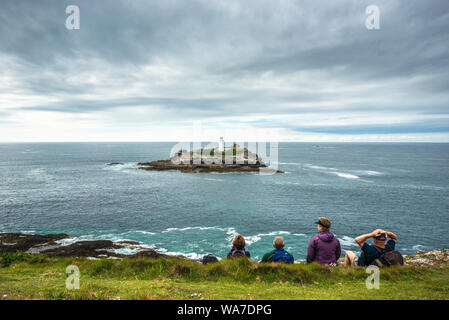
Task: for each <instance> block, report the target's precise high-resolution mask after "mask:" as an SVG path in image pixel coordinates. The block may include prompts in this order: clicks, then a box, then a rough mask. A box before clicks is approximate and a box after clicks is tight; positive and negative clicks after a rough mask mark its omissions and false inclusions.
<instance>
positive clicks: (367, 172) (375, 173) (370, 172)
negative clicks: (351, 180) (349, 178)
mask: <svg viewBox="0 0 449 320" xmlns="http://www.w3.org/2000/svg"><path fill="white" fill-rule="evenodd" d="M355 172H357V174H360V175H368V176H379V175H382V174H383V173H382V172H378V171H374V170H357V171H355Z"/></svg>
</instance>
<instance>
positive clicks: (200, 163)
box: [137, 144, 283, 174]
mask: <svg viewBox="0 0 449 320" xmlns="http://www.w3.org/2000/svg"><path fill="white" fill-rule="evenodd" d="M137 166H138V168H139V169H141V170H147V171H164V170H178V171H181V172H184V173H228V172H258V173H262V174H273V173H283V172H282V171H280V170H276V169H272V168H269V167H267V166H266V165H265V163H264V162H263V161H262V159H261V158H260V157H259V156H258V155H257V154H255V153H252V152H251V151H249V150H248V149H247V148H244V147H240V146H239V145H238V144H233V145H232V146H230V147H226V148H225V149H224V151H219V149H218V148H212V149H196V150H192V151H187V150H179V151H178V152H177V153H175V154H174V155H173V156H172V157H171V158H170V159H169V160H158V161H151V162H140V163H138V164H137Z"/></svg>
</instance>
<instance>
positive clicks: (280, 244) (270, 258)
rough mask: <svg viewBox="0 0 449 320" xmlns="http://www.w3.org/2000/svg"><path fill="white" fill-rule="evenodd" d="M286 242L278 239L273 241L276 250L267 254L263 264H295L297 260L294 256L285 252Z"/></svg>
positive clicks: (280, 238)
mask: <svg viewBox="0 0 449 320" xmlns="http://www.w3.org/2000/svg"><path fill="white" fill-rule="evenodd" d="M284 246H285V242H284V238H282V237H276V238H274V240H273V247H274V250H273V251H270V252H268V253H266V254H265V255H264V256H263V258H262V261H261V262H283V263H293V262H294V261H295V259H294V258H293V256H292V255H291V254H290V253H288V251H287V250H284Z"/></svg>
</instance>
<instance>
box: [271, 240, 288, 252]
mask: <svg viewBox="0 0 449 320" xmlns="http://www.w3.org/2000/svg"><path fill="white" fill-rule="evenodd" d="M284 246H285V242H284V238H282V237H276V238H274V240H273V247H275V248H276V250H282V249H283V248H284Z"/></svg>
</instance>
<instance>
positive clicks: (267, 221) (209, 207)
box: [0, 143, 449, 260]
mask: <svg viewBox="0 0 449 320" xmlns="http://www.w3.org/2000/svg"><path fill="white" fill-rule="evenodd" d="M173 145H174V143H47V144H46V143H36V144H0V232H34V233H56V232H64V233H68V234H70V235H73V236H77V237H80V238H105V239H113V240H118V239H129V240H137V241H141V242H142V243H144V244H146V245H148V246H151V247H156V248H158V250H160V251H161V252H165V253H171V254H183V255H186V256H189V257H200V256H202V255H204V254H206V253H212V254H214V255H217V256H219V257H223V256H225V255H226V253H227V251H228V250H229V247H230V245H229V244H230V240H231V239H232V237H233V236H234V235H235V234H237V233H241V234H243V235H244V236H245V237H246V239H247V243H248V250H249V251H250V252H251V254H252V255H253V257H255V258H256V259H260V258H261V256H262V255H263V253H264V252H265V251H267V250H270V249H271V243H272V239H273V237H274V236H276V235H282V236H283V237H284V238H285V240H286V246H287V249H288V250H290V251H291V252H292V253H293V255H294V256H295V258H296V259H298V260H304V259H305V255H306V249H307V243H308V241H309V240H310V238H311V237H312V236H313V235H314V234H315V233H316V226H315V224H314V223H313V221H314V220H315V219H316V218H317V217H318V216H327V217H328V218H330V219H331V220H332V222H333V228H332V231H333V232H334V233H335V234H336V235H337V236H338V238H339V239H340V240H341V243H342V247H343V249H344V250H348V249H350V250H357V249H358V247H357V246H356V245H355V243H354V241H353V238H354V237H356V236H357V235H359V234H361V233H366V232H370V231H372V230H373V229H375V228H378V227H380V228H384V229H387V230H391V231H393V232H395V233H397V234H398V237H399V240H398V248H399V250H401V251H402V252H403V253H406V254H410V253H414V252H416V251H417V250H429V249H435V248H442V247H446V248H448V247H449V235H448V230H449V219H448V217H449V170H448V169H449V144H319V146H316V145H315V144H308V143H280V145H279V162H280V165H279V167H280V169H281V170H284V171H285V172H286V173H285V174H277V175H258V174H186V173H180V172H147V171H141V170H138V169H136V168H135V163H136V162H138V161H149V160H158V159H167V158H168V157H169V152H170V149H171V148H172V147H173ZM109 162H124V163H125V165H123V166H114V167H111V166H107V163H109Z"/></svg>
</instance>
